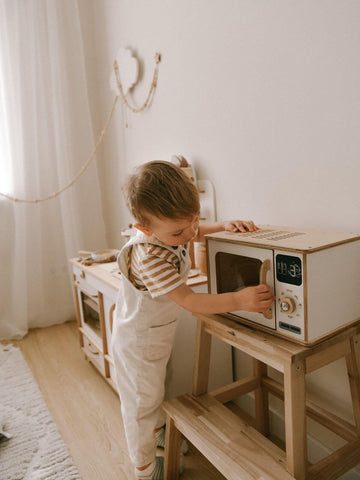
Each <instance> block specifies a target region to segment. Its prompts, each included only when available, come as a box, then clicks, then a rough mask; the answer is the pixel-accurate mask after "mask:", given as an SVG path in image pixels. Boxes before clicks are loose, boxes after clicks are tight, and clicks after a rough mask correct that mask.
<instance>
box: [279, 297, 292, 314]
mask: <svg viewBox="0 0 360 480" xmlns="http://www.w3.org/2000/svg"><path fill="white" fill-rule="evenodd" d="M295 308H296V304H295V301H294V300H293V299H292V298H291V297H282V298H280V310H281V311H282V312H284V313H287V314H290V313H293V311H294V310H295Z"/></svg>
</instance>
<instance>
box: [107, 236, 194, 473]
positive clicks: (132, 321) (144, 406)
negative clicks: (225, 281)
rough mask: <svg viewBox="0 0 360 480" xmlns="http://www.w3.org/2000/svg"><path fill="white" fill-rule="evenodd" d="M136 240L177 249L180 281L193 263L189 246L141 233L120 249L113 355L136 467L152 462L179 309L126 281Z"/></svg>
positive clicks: (161, 417) (130, 452)
mask: <svg viewBox="0 0 360 480" xmlns="http://www.w3.org/2000/svg"><path fill="white" fill-rule="evenodd" d="M135 243H151V244H154V245H159V246H161V247H163V248H167V249H168V250H170V251H171V252H172V253H175V255H177V256H178V258H179V260H180V271H179V273H180V276H181V277H182V278H183V279H184V281H186V278H187V276H188V273H189V270H190V265H191V261H190V256H189V252H188V249H187V248H184V247H183V246H179V247H177V248H176V249H174V248H172V247H167V246H166V245H164V244H162V243H161V242H159V241H157V240H156V239H155V238H154V237H147V236H145V235H144V234H141V233H139V234H137V235H136V236H135V237H133V238H132V239H131V240H130V241H129V242H128V243H127V244H126V245H125V246H124V247H123V249H122V250H121V252H120V254H119V257H118V263H119V267H120V271H121V274H122V282H121V287H120V289H119V293H118V297H117V302H116V309H115V312H114V324H113V333H112V339H111V346H112V355H113V359H114V365H115V372H116V383H117V387H118V391H119V395H120V401H121V412H122V416H123V422H124V428H125V435H126V439H127V443H128V449H129V455H130V458H131V461H132V462H133V464H134V465H135V466H142V465H147V464H148V463H151V462H152V461H154V460H155V455H156V440H155V436H154V430H155V429H156V428H158V427H161V426H162V425H163V424H164V420H165V419H164V416H163V413H162V410H161V404H162V401H163V399H164V394H165V378H166V366H167V363H168V361H169V357H170V354H171V351H172V347H173V343H174V337H175V331H176V326H177V319H178V314H179V310H180V307H179V306H178V305H177V304H176V303H175V302H173V301H172V300H170V299H169V298H168V297H167V296H166V295H162V296H159V297H157V298H151V295H150V293H149V292H148V291H141V290H138V289H137V288H135V286H134V285H133V284H132V283H131V282H130V281H129V279H128V265H129V263H128V259H129V255H130V253H131V248H132V246H133V245H134V244H135Z"/></svg>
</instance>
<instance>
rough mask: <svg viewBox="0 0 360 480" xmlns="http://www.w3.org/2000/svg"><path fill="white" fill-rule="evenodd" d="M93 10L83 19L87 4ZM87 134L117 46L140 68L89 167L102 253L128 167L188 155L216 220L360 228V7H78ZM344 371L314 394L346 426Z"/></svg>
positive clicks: (116, 218)
mask: <svg viewBox="0 0 360 480" xmlns="http://www.w3.org/2000/svg"><path fill="white" fill-rule="evenodd" d="M90 6H92V10H91V8H90ZM82 8H83V10H84V17H83V18H84V38H85V40H86V42H87V46H88V73H89V76H90V77H91V78H92V82H91V88H92V92H93V104H92V111H93V115H94V119H95V125H96V129H97V133H99V132H100V130H101V128H102V125H103V123H104V121H105V118H106V116H107V114H108V112H109V111H110V108H111V105H112V101H113V93H112V92H111V91H110V88H109V77H110V73H111V69H112V62H113V59H114V56H115V54H116V52H117V49H118V48H119V47H120V46H128V47H130V48H132V49H133V51H134V52H135V53H136V55H137V57H138V58H139V59H140V62H141V69H142V72H141V81H140V82H139V84H138V85H137V86H136V88H135V90H134V93H133V100H134V102H135V103H137V104H138V105H140V104H142V102H143V101H144V99H145V97H146V94H147V92H148V89H149V86H150V82H151V78H152V74H153V68H154V61H153V57H154V54H155V52H157V51H159V52H161V54H162V61H161V63H160V68H159V82H158V88H157V91H156V95H155V98H154V101H153V104H152V106H151V108H150V109H149V110H148V111H147V112H145V113H143V114H140V115H135V114H132V113H130V112H129V111H128V113H126V116H127V120H128V123H129V128H127V129H125V128H124V113H123V110H122V109H121V108H120V105H119V106H118V108H117V112H116V114H115V119H114V122H113V124H112V126H111V129H110V131H109V134H108V136H107V137H106V139H105V144H104V146H103V147H102V150H101V152H102V155H101V158H100V159H99V163H100V169H101V183H102V194H103V208H104V214H105V221H106V228H107V236H108V242H109V246H111V247H118V246H119V245H120V243H121V242H122V239H121V236H120V230H121V229H122V228H123V227H125V226H126V224H127V222H128V221H129V220H130V218H129V217H128V215H127V213H126V209H125V207H124V205H123V201H122V197H121V192H120V186H121V184H122V182H123V179H124V177H125V176H126V175H127V174H128V172H129V171H130V170H131V169H132V167H133V166H134V165H136V164H140V163H143V162H146V161H149V160H153V159H165V160H166V159H170V156H171V155H172V154H174V153H180V154H182V155H184V156H185V157H186V158H187V159H188V160H189V161H190V162H191V163H192V164H193V166H194V167H195V169H196V171H197V175H198V178H203V179H210V180H211V181H212V183H213V185H214V187H215V191H216V205H217V216H218V219H226V218H235V217H238V218H252V219H254V220H255V221H256V222H257V223H272V224H279V225H281V224H283V225H294V226H298V227H310V228H311V227H321V228H328V229H339V230H349V231H360V196H359V192H358V190H359V188H358V186H359V178H360V135H359V121H360V89H359V85H360V55H359V46H360V29H359V24H360V2H359V1H358V0H345V1H342V0H326V1H325V0H317V1H316V2H315V1H314V0H303V1H301V2H297V1H293V0H182V1H181V2H178V1H170V0H151V1H149V0H104V1H99V0H93V1H92V3H90V2H88V1H86V2H85V1H84V0H82ZM342 367H343V365H340V364H339V365H335V367H334V370H333V371H332V373H331V374H329V372H328V371H327V373H326V378H325V379H322V378H320V376H319V375H317V376H316V375H313V376H312V379H311V385H312V390H313V392H314V393H315V394H316V393H318V396H320V397H323V398H324V399H325V402H326V403H329V404H330V406H331V407H332V408H333V409H334V410H337V411H338V412H340V413H342V414H343V415H344V416H345V417H347V416H348V413H347V412H348V411H349V408H350V396H349V392H348V390H347V388H346V385H345V387H344V385H343V384H344V377H343V372H342Z"/></svg>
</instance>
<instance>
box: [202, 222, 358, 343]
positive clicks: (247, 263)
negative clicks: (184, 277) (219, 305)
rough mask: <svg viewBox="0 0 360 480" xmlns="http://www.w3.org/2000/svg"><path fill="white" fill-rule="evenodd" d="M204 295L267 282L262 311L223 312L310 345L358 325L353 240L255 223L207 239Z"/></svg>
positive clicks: (337, 234)
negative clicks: (270, 298)
mask: <svg viewBox="0 0 360 480" xmlns="http://www.w3.org/2000/svg"><path fill="white" fill-rule="evenodd" d="M206 245H207V261H208V268H207V271H208V288H209V292H210V293H225V292H235V291H239V290H241V289H242V288H245V287H247V286H252V285H258V284H259V283H267V284H268V285H269V286H270V287H271V289H272V291H273V293H274V296H275V297H276V299H275V301H274V303H273V304H272V307H271V308H270V309H269V310H268V311H266V312H264V313H253V312H246V311H235V312H228V313H227V314H225V315H226V316H229V317H231V318H232V319H235V320H237V321H239V322H240V323H244V324H247V325H251V326H253V327H254V326H255V327H256V328H259V329H262V330H266V331H267V332H271V333H273V334H275V335H278V336H282V337H286V338H288V339H290V340H292V341H295V342H296V343H300V344H302V345H313V344H316V343H318V342H320V341H322V340H324V339H325V338H327V337H329V336H331V335H334V334H336V333H338V332H339V331H340V330H341V329H344V328H346V327H347V326H349V325H351V324H353V323H356V322H358V321H360V235H359V234H353V233H341V232H332V231H322V230H304V229H297V228H291V227H277V226H270V225H269V226H262V227H261V228H260V230H257V231H256V232H249V233H231V232H220V233H215V234H209V235H206Z"/></svg>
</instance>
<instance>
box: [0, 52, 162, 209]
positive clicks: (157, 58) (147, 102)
mask: <svg viewBox="0 0 360 480" xmlns="http://www.w3.org/2000/svg"><path fill="white" fill-rule="evenodd" d="M160 60H161V55H160V53H156V54H155V68H154V75H153V80H152V82H151V85H150V89H149V93H148V95H147V97H146V100H145V102H144V103H143V105H142V106H141V107H139V108H135V107H133V106H131V105H130V104H129V102H128V100H127V98H126V96H125V95H124V91H123V88H122V85H121V82H120V79H119V68H118V64H117V61H116V60H115V61H114V66H113V67H114V72H115V78H116V83H117V86H118V89H119V92H120V96H121V99H122V101H123V103H124V105H125V106H126V107H127V108H128V109H129V110H131V111H132V112H133V113H141V112H143V111H144V110H145V109H146V108H148V107H149V106H150V104H151V101H152V98H153V95H154V91H155V88H156V85H157V79H158V68H159V67H158V66H159V63H160ZM118 98H119V96H118V95H117V96H116V97H115V98H114V102H113V105H112V108H111V111H110V114H109V116H108V118H107V120H106V122H105V125H104V128H103V129H102V130H101V133H100V136H99V138H98V141H97V142H96V144H95V147H94V149H93V151H92V153H91V155H90V157H89V159H88V160H87V161H86V162H85V164H84V165H83V166H82V167H81V169H80V170H79V172H78V173H77V174H76V175H75V176H74V178H73V179H72V180H70V181H69V182H68V183H67V184H66V185H65V186H64V187H62V188H60V189H59V190H57V191H56V192H54V193H52V194H51V195H48V196H46V197H42V198H34V199H31V200H27V199H24V198H16V197H13V196H11V195H7V194H6V193H2V192H0V196H2V197H4V198H6V199H7V200H10V201H12V202H17V203H40V202H45V201H47V200H50V199H52V198H55V197H58V196H59V195H61V194H62V193H63V192H64V191H65V190H67V189H68V188H70V187H72V186H73V185H74V184H75V183H76V182H77V181H78V180H79V178H80V177H81V176H82V175H83V174H84V173H85V172H86V170H87V169H88V167H89V166H90V164H91V162H92V161H93V159H94V158H95V155H96V153H97V151H98V148H99V146H100V144H101V142H102V140H103V138H104V136H105V134H106V132H107V131H108V129H109V125H110V123H111V120H112V117H113V115H114V111H115V107H116V104H117V101H118Z"/></svg>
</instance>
